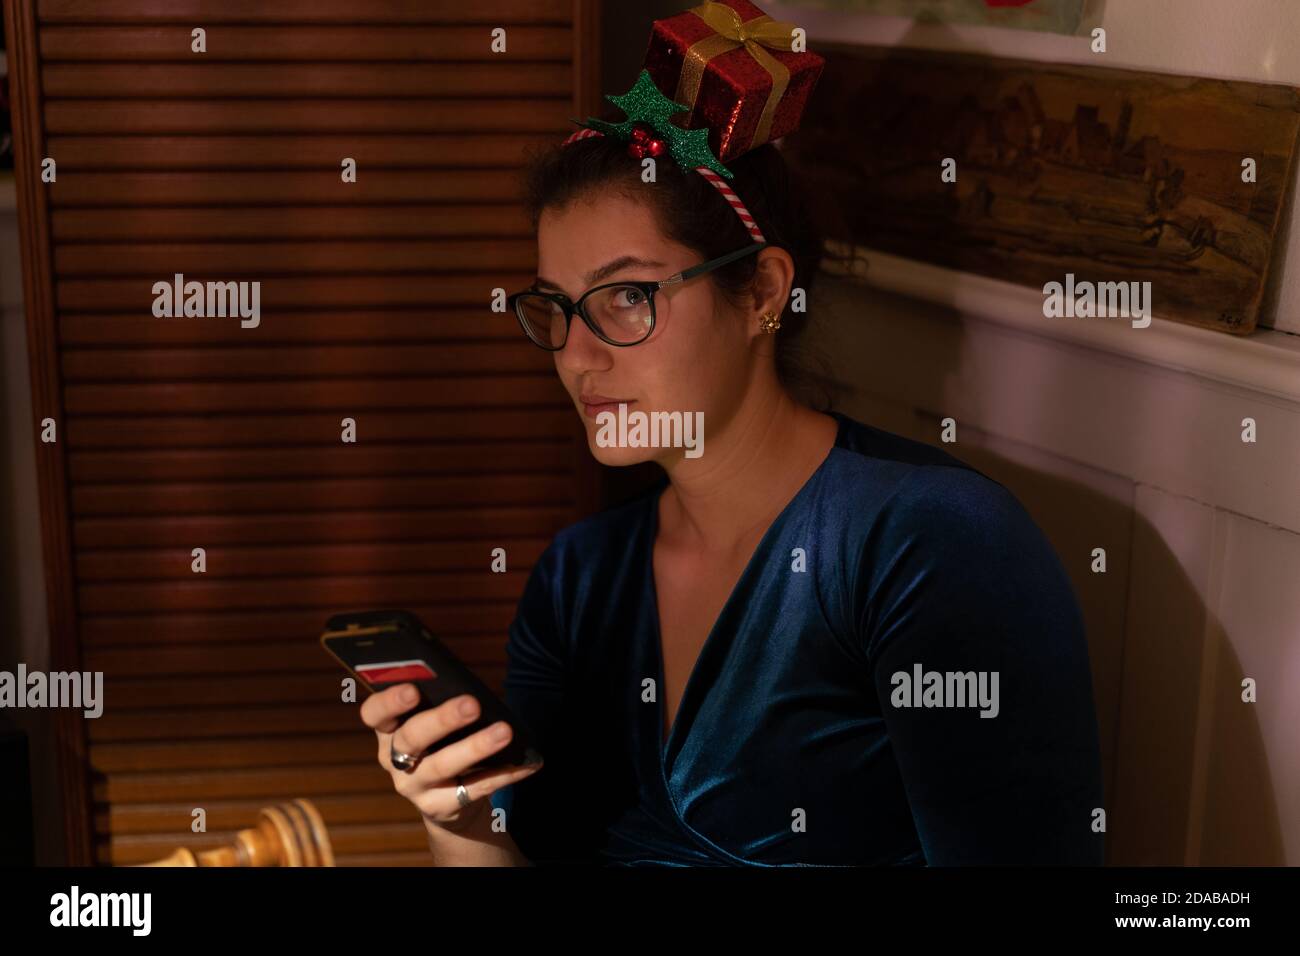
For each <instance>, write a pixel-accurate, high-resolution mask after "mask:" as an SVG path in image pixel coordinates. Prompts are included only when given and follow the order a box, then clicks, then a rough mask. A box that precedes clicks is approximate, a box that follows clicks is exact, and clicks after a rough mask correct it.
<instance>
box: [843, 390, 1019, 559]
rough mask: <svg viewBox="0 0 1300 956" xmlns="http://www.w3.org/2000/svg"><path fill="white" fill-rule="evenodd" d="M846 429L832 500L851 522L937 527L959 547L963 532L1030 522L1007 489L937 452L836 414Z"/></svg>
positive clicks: (916, 528) (955, 457)
mask: <svg viewBox="0 0 1300 956" xmlns="http://www.w3.org/2000/svg"><path fill="white" fill-rule="evenodd" d="M836 417H837V418H839V419H840V420H841V423H842V427H841V429H840V434H839V437H838V439H837V441H836V449H837V454H836V455H835V456H834V457H833V461H834V465H835V467H833V468H832V469H831V471H830V475H829V480H830V482H831V487H832V493H831V494H829V495H827V496H825V498H824V500H826V501H827V502H828V503H829V504H830V505H831V506H832V507H836V508H837V509H838V510H841V511H842V512H843V513H844V515H845V517H846V519H849V520H854V519H856V523H859V524H865V525H866V526H872V525H878V524H879V523H880V522H881V521H882V520H887V521H893V522H896V523H901V524H904V525H906V526H907V527H909V528H910V529H911V530H912V532H914V533H915V532H917V531H921V530H924V529H925V528H927V527H929V528H934V529H936V530H938V531H941V532H942V533H944V534H945V537H946V538H947V540H949V541H951V540H952V534H953V533H954V531H956V530H957V529H958V528H965V529H967V530H968V531H970V532H971V533H972V534H973V535H976V536H978V535H979V534H982V533H984V532H986V531H989V530H994V529H998V528H1004V527H1005V526H1006V525H1007V524H1008V523H1010V524H1017V523H1020V522H1021V521H1022V520H1024V519H1027V518H1028V516H1027V514H1026V513H1025V512H1024V509H1023V507H1022V506H1021V504H1020V502H1019V500H1018V499H1017V498H1016V497H1015V495H1014V494H1012V492H1011V491H1010V490H1009V489H1008V488H1007V487H1006V486H1005V485H1003V484H1002V483H1001V482H999V481H997V480H996V479H994V478H991V477H989V476H988V475H986V474H985V473H984V472H982V471H980V470H979V469H978V468H976V467H975V466H973V465H971V464H968V463H967V462H965V461H962V460H961V459H960V458H958V457H957V456H956V455H954V454H952V453H950V452H948V451H945V450H944V449H942V448H939V447H936V446H934V445H930V444H927V443H925V442H922V441H918V440H916V439H913V438H908V437H906V436H904V435H899V434H895V433H893V432H889V431H885V430H884V429H881V428H876V427H874V426H872V425H868V424H866V423H864V422H860V421H857V420H856V419H853V418H850V417H848V416H846V415H842V414H838V413H837V414H836Z"/></svg>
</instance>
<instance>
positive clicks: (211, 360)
mask: <svg viewBox="0 0 1300 956" xmlns="http://www.w3.org/2000/svg"><path fill="white" fill-rule="evenodd" d="M489 315H490V313H489ZM490 320H491V321H496V322H499V323H501V324H503V325H505V326H506V327H507V328H509V327H510V323H511V322H512V321H514V319H513V317H510V316H506V315H497V316H494V317H491V319H490ZM158 321H159V322H227V323H231V324H233V325H234V326H236V327H240V328H241V331H243V332H245V333H248V344H249V346H254V345H257V336H256V334H255V333H256V329H243V328H242V327H241V326H240V320H239V318H238V317H227V318H225V319H221V318H210V319H194V318H189V319H186V318H171V319H159V320H158ZM273 321H274V319H272V318H270V317H268V316H266V315H265V314H264V315H263V322H262V324H263V325H266V324H269V323H271V322H273ZM485 321H488V319H485ZM259 327H260V326H259ZM552 362H553V359H552V358H551V357H550V355H549V354H548V353H547V352H545V351H543V350H542V349H539V348H536V347H535V346H532V345H530V344H529V343H528V342H527V341H526V340H525V339H524V338H523V337H522V335H521V336H519V338H518V339H516V338H514V337H511V338H510V339H509V340H508V341H506V342H488V343H484V344H475V343H471V344H453V343H447V344H440V345H428V346H425V345H410V346H405V347H401V346H386V345H373V346H372V345H358V346H345V345H340V346H324V347H322V348H287V347H286V348H278V347H276V348H268V347H260V348H249V347H245V348H242V349H235V348H215V347H213V348H207V349H186V348H175V349H142V348H141V349H107V348H106V349H67V350H65V351H64V355H63V373H64V376H65V377H66V379H67V381H69V382H78V383H80V382H103V381H136V382H148V381H177V380H181V379H193V380H199V379H208V380H214V379H215V380H223V381H235V380H253V379H259V378H261V379H275V378H287V379H302V378H311V379H315V380H317V381H318V382H320V384H321V387H322V388H328V387H329V385H328V381H326V380H325V379H329V378H333V377H348V376H357V375H377V376H385V375H391V376H393V377H395V378H399V377H403V376H410V375H418V374H426V375H427V374H447V375H452V374H461V375H476V376H477V374H481V373H506V372H510V373H524V372H533V373H541V372H543V371H545V369H546V367H547V366H548V365H551V364H552ZM286 363H289V364H286ZM464 384H465V385H466V387H473V383H472V382H469V381H466V382H465V383H464ZM412 397H413V398H414V397H415V396H412ZM482 398H483V401H482V403H481V407H484V408H491V407H493V406H494V405H496V404H514V403H513V402H512V401H511V400H510V398H509V397H508V396H501V397H500V398H499V399H498V401H497V402H493V401H492V396H491V395H486V394H485V395H483V396H482ZM572 421H573V419H572V418H567V419H565V420H564V424H569V423H572ZM334 424H335V425H337V424H338V423H337V421H336V422H335V423H334ZM448 424H450V422H448ZM467 433H468V432H467V431H463V432H458V434H467ZM439 434H440V433H439ZM371 437H376V436H373V435H372V436H371Z"/></svg>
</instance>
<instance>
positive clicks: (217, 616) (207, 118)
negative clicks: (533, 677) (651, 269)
mask: <svg viewBox="0 0 1300 956" xmlns="http://www.w3.org/2000/svg"><path fill="white" fill-rule="evenodd" d="M7 17H8V20H7V23H8V30H9V48H10V67H11V76H12V85H13V88H14V92H13V96H14V99H15V127H16V130H15V133H16V137H15V138H16V145H17V153H18V156H17V166H18V169H17V176H18V186H19V193H20V196H19V213H20V222H21V228H22V233H23V250H24V260H25V261H24V272H25V276H24V279H25V290H26V296H27V307H28V332H29V336H30V342H31V357H32V379H33V393H34V394H33V407H34V409H35V414H36V417H37V420H38V423H39V421H40V420H41V419H43V418H45V417H49V418H53V419H55V421H56V422H57V426H58V442H57V443H56V444H51V445H47V444H42V445H40V446H39V448H38V460H39V465H38V467H39V478H40V483H41V510H42V525H43V534H44V544H45V552H46V555H45V561H46V573H47V582H48V584H47V587H48V589H49V607H50V616H51V640H52V655H53V656H52V661H53V663H52V669H54V670H68V671H73V670H91V671H103V672H104V675H105V708H104V714H103V716H102V717H100V718H99V719H96V720H84V719H83V718H82V717H81V715H80V712H71V711H64V712H60V713H59V714H58V715H57V719H59V720H61V721H62V724H61V725H60V741H61V744H60V745H61V748H62V754H61V756H62V757H63V760H62V762H61V767H62V773H63V782H64V784H65V793H66V797H67V800H68V803H69V806H68V827H67V833H68V835H69V838H70V843H71V847H70V854H69V856H70V861H71V862H74V863H87V862H100V863H114V864H126V863H137V862H142V861H146V860H152V859H156V858H158V857H161V856H164V855H166V854H167V853H168V852H170V851H171V850H172V849H174V848H175V847H177V846H181V845H184V846H189V847H191V848H201V847H205V846H208V845H211V844H217V843H223V842H227V841H228V840H229V839H230V837H231V836H232V835H233V832H234V831H235V830H237V829H239V828H241V827H245V826H250V825H252V824H253V823H254V822H255V818H256V811H257V809H258V808H259V807H260V806H262V805H264V804H266V803H269V802H275V801H278V800H282V799H287V798H291V797H298V796H304V797H309V798H311V799H313V800H314V801H315V802H316V804H317V806H318V807H319V808H320V809H321V811H322V813H323V815H324V817H325V820H326V823H327V824H328V825H329V829H330V834H331V837H332V839H333V844H334V850H335V853H336V855H337V858H338V861H339V863H340V864H341V865H347V864H372V863H383V864H404V863H411V864H421V863H425V862H427V861H428V853H427V848H426V844H425V839H424V834H423V830H422V828H421V826H420V824H419V822H418V817H417V816H416V814H415V811H414V809H413V808H412V807H411V805H410V804H409V803H407V802H406V801H405V800H403V799H402V798H400V797H398V796H397V795H395V794H394V793H393V792H392V788H391V785H390V783H389V781H388V779H387V777H386V775H385V774H384V773H383V772H382V770H380V769H379V767H378V766H377V765H376V764H375V745H374V735H373V734H372V733H371V732H369V731H367V730H366V729H365V728H364V727H362V726H361V724H360V720H359V717H358V715H357V713H356V708H355V707H354V706H351V705H345V704H342V703H340V702H339V688H340V679H341V677H342V676H343V674H342V672H341V671H338V670H337V668H336V665H334V664H333V663H332V662H331V661H330V660H328V659H327V658H326V656H325V655H324V653H323V652H322V651H321V650H320V648H319V646H318V643H317V642H318V638H319V634H320V631H321V627H322V624H323V623H324V621H325V619H326V618H327V616H328V615H330V614H332V613H335V612H337V611H343V610H357V609H366V608H374V607H409V608H411V609H413V610H415V611H416V612H417V613H419V614H420V615H421V616H422V617H423V618H424V619H425V621H426V622H427V623H428V624H429V625H430V627H431V628H433V629H435V630H436V631H437V632H438V633H440V634H441V635H443V636H444V637H445V638H446V640H447V641H448V643H449V645H450V646H451V647H452V648H453V650H455V651H456V652H457V653H458V654H460V655H461V656H462V657H463V658H464V659H465V660H466V661H467V662H468V663H470V664H471V665H472V666H474V667H476V669H478V670H479V671H480V673H482V674H483V675H484V676H485V678H487V679H488V680H489V682H490V683H492V684H493V685H494V686H495V687H496V688H497V689H500V684H501V679H502V677H503V675H504V638H505V632H506V627H507V625H508V623H509V621H510V618H511V616H512V614H513V610H514V605H515V601H516V600H517V597H518V595H519V593H520V591H521V589H522V586H523V583H524V580H525V579H526V576H527V573H528V570H529V568H530V567H531V565H532V563H533V561H534V560H535V559H536V557H537V556H538V555H539V554H540V552H541V551H542V549H543V548H544V547H545V546H546V544H547V543H548V541H549V540H550V538H551V536H552V535H553V534H554V532H555V531H556V530H558V529H559V528H561V527H563V526H564V525H566V524H568V523H570V522H572V521H574V520H576V519H577V518H578V517H580V516H581V515H583V514H585V513H587V512H588V511H590V510H591V509H592V508H593V507H595V503H596V498H595V495H594V490H595V481H596V468H595V466H594V465H593V463H592V460H591V456H590V454H589V453H588V452H587V449H586V445H585V441H584V439H583V437H582V435H583V433H582V427H581V424H580V423H579V421H578V419H577V416H576V414H575V412H574V409H573V407H572V405H571V404H570V402H569V400H568V398H567V396H566V395H565V393H564V390H563V388H562V387H561V386H560V384H559V382H558V379H557V378H556V376H555V371H554V366H553V362H552V359H551V357H550V356H549V355H548V354H546V353H544V352H542V351H541V350H539V349H536V348H534V347H533V346H531V345H530V344H529V343H528V342H527V341H526V340H524V338H523V337H522V335H521V333H520V332H519V329H518V326H517V324H516V322H515V320H514V319H513V318H512V317H508V316H505V315H502V314H499V313H493V312H491V309H490V302H491V293H492V290H493V289H494V288H496V287H503V288H505V289H507V290H511V289H513V288H518V287H521V286H522V285H524V284H526V283H527V282H528V281H529V279H530V278H531V276H532V275H533V273H534V269H535V243H534V238H533V236H532V235H531V234H530V233H529V230H528V226H527V223H526V222H525V220H524V217H523V216H522V213H521V211H520V209H519V207H518V203H517V195H518V170H519V167H520V164H521V162H522V159H523V150H524V149H525V147H527V146H529V145H531V144H534V143H546V142H554V141H556V140H557V138H562V137H563V136H564V135H566V133H567V131H569V130H571V129H572V124H570V123H569V122H568V119H569V117H571V116H585V115H588V114H589V113H592V112H595V111H596V105H597V103H598V102H599V91H598V85H599V80H598V74H597V70H598V67H597V64H596V63H595V61H594V60H593V59H591V58H590V57H591V56H592V54H594V52H595V51H597V50H598V48H599V41H598V37H597V29H598V27H597V20H598V14H597V4H596V3H595V2H594V0H593V2H581V0H475V2H473V3H453V2H440V0H387V2H380V0H372V2H366V3H357V2H355V0H277V2H264V0H39V2H37V3H35V4H31V3H27V2H22V0H20V2H17V3H15V4H13V5H12V6H8V7H7ZM495 27H503V28H505V30H506V36H507V51H506V52H505V53H503V54H494V53H492V52H490V49H489V44H490V40H491V31H492V30H493V28H495ZM195 28H203V29H204V30H205V31H206V46H207V52H206V53H194V52H191V42H192V39H191V31H192V30H193V29H195ZM44 157H51V158H53V159H54V160H55V161H56V163H57V167H56V169H57V179H56V181H55V182H53V183H48V184H47V183H43V182H41V179H40V166H41V160H42V159H43V158H44ZM345 157H351V158H354V159H355V160H356V163H357V169H358V174H357V181H356V182H355V183H345V182H343V177H342V176H341V171H342V166H341V164H342V162H343V160H344V158H345ZM175 273H182V274H183V275H184V277H185V279H186V280H187V281H188V280H198V281H200V282H207V281H253V280H257V281H260V282H261V321H260V325H259V326H258V327H256V328H243V327H241V323H240V320H239V319H238V318H155V317H154V316H153V314H152V305H153V301H154V293H153V291H152V287H153V284H154V283H155V282H158V281H171V280H172V278H173V276H174V274H175ZM344 418H352V419H355V421H356V429H357V441H356V442H355V443H353V444H345V443H344V442H343V441H342V440H341V435H342V426H341V422H342V420H343V419H344ZM38 431H39V428H38ZM496 547H503V548H505V549H506V551H507V554H508V556H509V572H508V573H506V574H494V573H491V572H490V570H489V561H490V556H491V550H492V549H493V548H496ZM194 548H204V549H205V550H206V563H207V570H206V572H205V573H195V572H194V571H193V570H192V569H191V564H192V561H193V557H192V549H194ZM196 807H202V808H204V809H205V810H206V812H207V832H206V833H198V834H195V833H192V832H191V812H192V810H193V809H194V808H196Z"/></svg>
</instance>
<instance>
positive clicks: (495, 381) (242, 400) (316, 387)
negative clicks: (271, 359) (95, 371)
mask: <svg viewBox="0 0 1300 956" xmlns="http://www.w3.org/2000/svg"><path fill="white" fill-rule="evenodd" d="M494 388H500V389H501V390H499V391H494ZM506 389H508V391H506ZM475 390H476V391H478V394H479V395H482V394H498V395H500V394H509V395H510V396H511V400H512V401H514V402H518V403H520V404H523V405H526V406H534V407H536V406H544V405H550V406H554V405H557V404H559V403H560V402H561V401H563V396H564V392H563V391H562V389H561V386H560V384H559V381H558V380H557V379H556V378H555V377H554V376H549V377H548V376H546V375H544V374H537V375H485V376H482V377H481V378H478V379H476V380H475ZM413 396H418V399H417V400H414V401H413V400H412V398H413ZM64 400H65V403H66V407H67V411H68V412H69V413H70V414H73V415H76V414H79V413H83V412H84V413H87V414H90V413H93V414H97V415H105V414H112V413H116V412H139V413H142V414H148V413H150V412H156V411H157V410H158V409H160V408H165V409H167V410H168V411H170V412H208V413H217V412H245V411H246V412H255V411H261V410H262V409H266V408H276V409H280V410H281V411H285V412H295V411H303V410H308V409H322V408H346V409H349V410H357V411H362V410H367V409H376V408H411V407H416V406H419V407H425V408H464V409H473V410H481V409H482V408H483V407H484V403H483V400H482V398H481V397H477V396H476V395H475V393H474V392H468V391H467V390H466V389H465V387H464V383H457V382H451V381H448V380H447V379H441V378H420V377H415V376H412V377H402V378H398V377H396V376H394V377H393V378H392V379H389V380H388V381H385V382H376V381H375V380H373V379H366V378H360V379H343V380H336V381H331V382H330V384H329V387H328V389H325V388H322V387H321V385H320V383H319V382H284V383H279V382H256V383H251V382H250V383H244V384H241V385H240V387H239V388H237V389H232V388H230V386H229V385H225V384H205V383H197V384H188V385H181V384H176V383H166V384H157V385H72V386H69V387H68V389H67V390H66V391H65V393H64ZM466 453H468V454H472V452H470V451H469V450H468V449H466ZM498 461H499V462H500V461H501V459H499V460H498ZM478 466H479V467H483V466H484V465H483V463H478ZM232 477H233V476H232ZM74 480H76V479H75V478H74Z"/></svg>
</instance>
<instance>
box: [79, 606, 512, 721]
mask: <svg viewBox="0 0 1300 956" xmlns="http://www.w3.org/2000/svg"><path fill="white" fill-rule="evenodd" d="M501 606H502V607H507V608H511V609H513V608H512V606H511V603H510V602H506V603H505V604H503V605H501ZM324 623H325V619H324V618H321V619H319V620H318V621H317V623H316V626H315V630H314V631H312V632H311V633H310V634H309V636H307V637H299V638H298V639H296V640H292V641H289V640H276V641H261V642H258V643H255V644H253V643H248V642H243V643H229V642H216V643H213V642H205V643H196V644H175V645H163V646H158V645H154V644H137V645H131V646H119V647H109V648H90V649H87V652H86V665H85V666H86V668H87V669H89V670H100V671H104V672H105V673H109V672H112V673H113V674H115V675H117V676H118V677H121V678H132V677H157V676H169V675H172V674H189V675H191V676H195V677H198V676H204V675H214V674H258V673H262V672H265V671H298V672H300V673H303V674H307V673H311V672H319V671H323V672H326V673H328V674H334V675H336V676H338V677H339V679H340V680H341V679H342V678H343V677H344V676H345V675H344V674H343V672H342V671H341V670H339V667H338V664H336V663H335V662H334V660H333V658H330V657H328V656H327V655H326V654H324V653H323V652H322V651H321V647H320V643H319V640H318V638H319V636H320V635H319V631H320V629H321V628H323V627H324ZM438 639H439V640H440V641H442V643H443V644H444V645H446V646H447V648H448V649H450V650H451V652H452V653H453V654H455V655H456V656H457V657H458V658H460V659H461V660H462V661H464V662H465V663H466V664H469V665H471V666H474V665H482V664H486V665H489V666H492V665H494V664H496V663H498V660H499V658H500V656H501V646H502V645H503V643H504V642H505V639H506V635H505V631H504V630H502V631H501V632H500V633H498V634H496V635H495V636H490V637H489V636H485V635H463V634H455V633H452V632H450V631H447V630H445V629H444V628H443V627H442V626H441V622H440V626H439V628H438ZM331 706H332V705H331ZM267 707H268V708H280V707H282V705H279V704H272V703H270V702H268V703H267ZM245 710H246V708H243V707H241V708H239V709H238V710H230V711H228V712H223V713H216V712H214V711H210V712H209V713H208V716H207V717H206V718H204V727H203V728H202V729H196V731H195V732H196V733H199V732H201V733H203V734H206V735H207V736H221V735H223V734H225V733H228V732H227V731H223V730H222V729H221V728H222V727H223V726H227V725H229V724H230V723H231V722H239V721H242V720H244V718H243V716H242V715H243V714H244V712H245ZM186 712H187V711H185V710H183V709H181V710H177V711H176V712H175V713H176V714H177V716H178V717H179V716H181V715H182V714H184V713H186ZM157 715H158V712H157V711H154V710H150V711H148V713H147V715H146V716H157ZM139 716H140V710H139V708H137V707H134V706H132V704H131V702H129V701H120V702H118V704H117V705H116V706H115V707H113V708H112V710H111V712H110V711H105V712H104V714H103V715H101V716H100V717H98V718H96V719H95V721H94V726H93V728H92V729H91V733H92V735H94V734H99V735H101V739H108V738H110V737H118V738H121V737H125V736H133V734H130V733H127V731H128V730H130V729H131V727H132V726H134V725H126V724H119V723H118V721H119V720H125V719H126V718H130V719H131V720H132V721H135V720H136V719H137V718H138V717H139ZM195 726H196V727H197V725H195ZM143 732H144V731H142V733H143ZM158 733H160V734H165V733H166V728H165V727H164V728H163V729H162V730H161V731H159V732H158ZM146 735H147V736H152V735H153V731H152V730H151V729H150V730H148V732H147V734H146Z"/></svg>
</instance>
